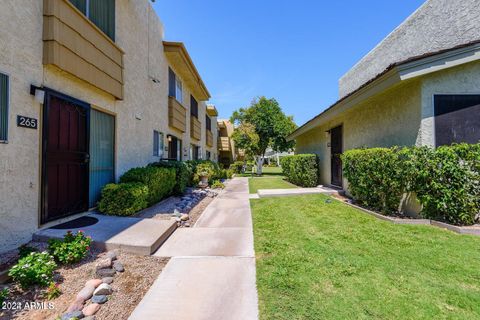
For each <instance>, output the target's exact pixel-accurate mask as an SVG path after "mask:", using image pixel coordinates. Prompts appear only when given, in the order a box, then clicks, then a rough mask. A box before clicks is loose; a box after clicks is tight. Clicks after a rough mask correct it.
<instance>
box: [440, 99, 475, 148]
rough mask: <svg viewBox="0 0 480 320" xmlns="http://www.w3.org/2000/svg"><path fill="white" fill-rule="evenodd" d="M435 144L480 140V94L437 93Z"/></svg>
mask: <svg viewBox="0 0 480 320" xmlns="http://www.w3.org/2000/svg"><path fill="white" fill-rule="evenodd" d="M434 106H435V145H436V146H437V147H439V146H443V145H450V144H452V143H462V142H466V143H471V144H474V143H478V142H479V141H480V118H479V117H478V116H476V115H478V114H479V113H480V95H475V94H470V95H469V94H458V95H446V94H445V95H443V94H442V95H435V96H434Z"/></svg>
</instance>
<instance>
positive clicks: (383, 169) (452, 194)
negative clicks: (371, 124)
mask: <svg viewBox="0 0 480 320" xmlns="http://www.w3.org/2000/svg"><path fill="white" fill-rule="evenodd" d="M342 161H343V168H344V175H345V177H346V178H347V180H348V182H349V189H350V192H351V193H352V195H353V197H354V198H355V199H356V200H357V201H359V202H360V203H362V204H364V205H366V206H369V207H371V208H373V209H376V210H380V211H381V212H382V213H384V214H391V213H396V212H397V211H398V206H399V204H400V199H401V196H402V195H403V194H404V193H408V192H414V193H415V194H416V196H417V198H418V200H419V201H420V203H421V204H422V207H423V209H422V212H421V215H422V216H423V217H425V218H429V219H436V220H441V221H445V222H448V223H452V224H456V225H471V224H473V223H474V222H475V216H476V215H477V214H478V213H479V212H480V144H476V145H468V144H458V145H452V146H442V147H439V148H437V149H432V148H429V147H409V148H402V149H400V148H390V149H380V148H376V149H361V150H349V151H347V152H345V153H344V155H343V156H342Z"/></svg>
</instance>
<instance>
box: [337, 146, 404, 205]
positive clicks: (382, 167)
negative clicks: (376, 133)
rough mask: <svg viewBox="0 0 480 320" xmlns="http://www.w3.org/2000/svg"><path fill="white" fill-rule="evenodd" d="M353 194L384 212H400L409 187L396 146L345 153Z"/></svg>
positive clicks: (343, 157)
mask: <svg viewBox="0 0 480 320" xmlns="http://www.w3.org/2000/svg"><path fill="white" fill-rule="evenodd" d="M342 162H343V175H344V176H345V177H346V178H347V180H348V185H349V190H350V192H351V194H352V196H353V197H354V198H355V199H357V200H358V201H359V202H360V203H361V204H362V205H364V206H366V207H368V208H371V209H373V210H376V211H380V212H382V213H383V214H390V213H394V212H398V208H399V205H400V200H401V198H402V195H403V193H404V190H405V184H404V180H403V179H402V172H401V169H400V165H399V164H400V163H399V157H398V150H397V149H396V148H392V149H387V148H374V149H357V150H349V151H346V152H345V153H344V154H343V155H342Z"/></svg>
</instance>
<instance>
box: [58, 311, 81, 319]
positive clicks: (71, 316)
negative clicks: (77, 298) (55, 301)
mask: <svg viewBox="0 0 480 320" xmlns="http://www.w3.org/2000/svg"><path fill="white" fill-rule="evenodd" d="M83 317H84V314H83V312H82V311H72V312H66V313H64V314H63V315H62V318H61V319H62V320H71V319H83Z"/></svg>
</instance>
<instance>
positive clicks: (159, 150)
mask: <svg viewBox="0 0 480 320" xmlns="http://www.w3.org/2000/svg"><path fill="white" fill-rule="evenodd" d="M164 147H165V145H164V140H163V133H162V132H159V131H156V130H154V131H153V156H155V157H160V158H163V149H164Z"/></svg>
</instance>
